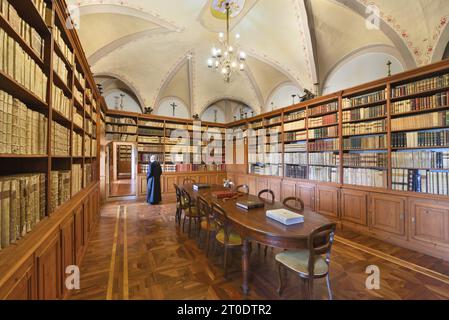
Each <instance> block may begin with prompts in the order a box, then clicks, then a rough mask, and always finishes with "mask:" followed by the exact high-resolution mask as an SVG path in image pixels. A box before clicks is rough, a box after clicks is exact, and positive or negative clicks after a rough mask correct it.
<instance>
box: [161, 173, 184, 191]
mask: <svg viewBox="0 0 449 320" xmlns="http://www.w3.org/2000/svg"><path fill="white" fill-rule="evenodd" d="M164 178H165V189H163V190H164V191H165V192H168V193H175V191H176V190H175V186H174V184H177V183H178V180H177V178H176V176H166V177H164ZM181 184H182V181H181ZM178 185H179V184H178Z"/></svg>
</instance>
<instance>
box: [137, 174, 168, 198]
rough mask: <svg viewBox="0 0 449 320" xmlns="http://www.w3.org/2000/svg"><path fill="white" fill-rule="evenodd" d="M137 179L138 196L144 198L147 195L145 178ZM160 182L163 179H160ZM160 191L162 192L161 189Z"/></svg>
mask: <svg viewBox="0 0 449 320" xmlns="http://www.w3.org/2000/svg"><path fill="white" fill-rule="evenodd" d="M137 179H138V180H137V183H138V185H137V187H138V192H139V195H140V196H144V195H146V194H147V185H148V184H147V177H146V176H139V177H138V178H137ZM161 180H163V179H161ZM161 190H164V189H161Z"/></svg>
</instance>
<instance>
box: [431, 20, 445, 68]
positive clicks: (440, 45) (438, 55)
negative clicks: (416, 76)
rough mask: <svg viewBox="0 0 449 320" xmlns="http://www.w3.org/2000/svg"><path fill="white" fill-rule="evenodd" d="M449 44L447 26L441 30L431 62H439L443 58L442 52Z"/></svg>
mask: <svg viewBox="0 0 449 320" xmlns="http://www.w3.org/2000/svg"><path fill="white" fill-rule="evenodd" d="M448 43H449V24H446V25H445V26H444V27H443V26H442V28H441V33H440V34H439V36H438V41H437V45H436V46H435V49H434V51H433V55H432V62H437V61H440V60H441V59H442V58H443V55H444V51H445V50H446V47H447V45H448Z"/></svg>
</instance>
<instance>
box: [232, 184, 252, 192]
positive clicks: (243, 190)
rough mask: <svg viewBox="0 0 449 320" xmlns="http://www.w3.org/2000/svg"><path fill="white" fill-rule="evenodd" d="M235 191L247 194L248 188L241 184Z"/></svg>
mask: <svg viewBox="0 0 449 320" xmlns="http://www.w3.org/2000/svg"><path fill="white" fill-rule="evenodd" d="M235 191H236V192H240V193H243V194H249V187H248V185H246V184H241V185H239V186H237V187H235Z"/></svg>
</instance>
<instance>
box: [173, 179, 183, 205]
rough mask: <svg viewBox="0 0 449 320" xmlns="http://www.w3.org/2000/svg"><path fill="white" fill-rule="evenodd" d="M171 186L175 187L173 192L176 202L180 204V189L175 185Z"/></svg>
mask: <svg viewBox="0 0 449 320" xmlns="http://www.w3.org/2000/svg"><path fill="white" fill-rule="evenodd" d="M173 186H174V187H175V191H176V201H177V202H178V203H181V197H182V192H181V189H179V187H178V185H177V184H176V183H174V184H173Z"/></svg>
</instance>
